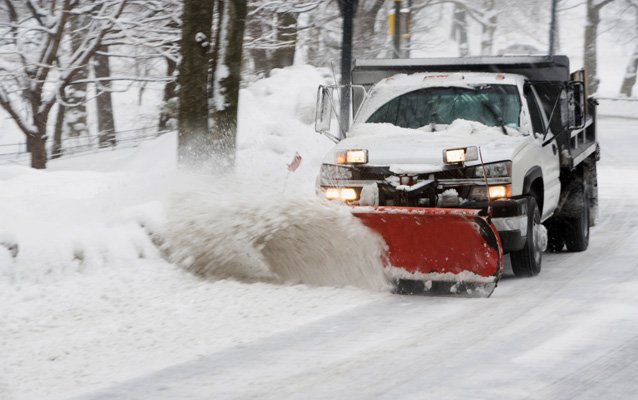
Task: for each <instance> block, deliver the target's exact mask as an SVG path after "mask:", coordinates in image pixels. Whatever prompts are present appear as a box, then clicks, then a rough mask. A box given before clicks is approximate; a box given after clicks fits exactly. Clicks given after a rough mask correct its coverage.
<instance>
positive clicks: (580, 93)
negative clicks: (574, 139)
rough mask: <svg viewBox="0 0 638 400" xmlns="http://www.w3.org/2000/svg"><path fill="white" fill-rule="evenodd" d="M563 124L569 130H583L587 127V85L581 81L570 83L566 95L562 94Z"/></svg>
mask: <svg viewBox="0 0 638 400" xmlns="http://www.w3.org/2000/svg"><path fill="white" fill-rule="evenodd" d="M561 101H562V102H563V104H562V111H563V112H562V114H563V116H564V118H563V121H564V122H563V123H564V124H565V125H566V126H565V127H566V128H567V129H570V130H572V129H582V128H584V127H585V84H584V83H583V82H580V81H570V82H569V83H568V84H567V87H566V90H565V92H564V94H561Z"/></svg>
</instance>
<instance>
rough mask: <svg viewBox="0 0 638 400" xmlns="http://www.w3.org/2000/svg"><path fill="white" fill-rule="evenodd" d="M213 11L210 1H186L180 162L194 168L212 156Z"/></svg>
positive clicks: (183, 26)
mask: <svg viewBox="0 0 638 400" xmlns="http://www.w3.org/2000/svg"><path fill="white" fill-rule="evenodd" d="M213 7H214V3H213V2H212V1H210V0H184V1H183V15H182V21H183V24H182V37H181V40H180V48H181V51H182V61H181V63H180V66H179V78H178V81H179V85H180V90H179V111H178V124H179V134H178V158H179V162H180V163H181V164H182V165H190V166H192V167H197V166H198V165H201V164H202V163H203V162H205V161H207V160H208V159H209V158H210V156H211V154H210V150H211V137H210V136H211V135H210V134H209V131H208V90H207V87H208V55H209V54H208V50H209V48H210V40H211V39H210V32H211V27H212V22H213Z"/></svg>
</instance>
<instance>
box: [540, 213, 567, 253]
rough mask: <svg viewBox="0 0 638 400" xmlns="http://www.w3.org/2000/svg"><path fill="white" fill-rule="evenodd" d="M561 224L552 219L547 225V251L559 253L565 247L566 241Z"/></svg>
mask: <svg viewBox="0 0 638 400" xmlns="http://www.w3.org/2000/svg"><path fill="white" fill-rule="evenodd" d="M561 225H562V224H561V222H560V221H556V220H555V218H552V219H551V220H550V221H549V222H548V223H546V224H545V227H546V228H547V251H550V252H552V253H558V252H560V251H562V250H563V247H565V239H564V238H563V232H562V229H561Z"/></svg>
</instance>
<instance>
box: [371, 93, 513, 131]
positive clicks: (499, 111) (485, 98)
mask: <svg viewBox="0 0 638 400" xmlns="http://www.w3.org/2000/svg"><path fill="white" fill-rule="evenodd" d="M520 112H521V102H520V99H519V96H518V90H517V89H516V86H515V85H482V86H476V87H475V88H465V87H433V88H424V89H419V90H415V91H412V92H409V93H406V94H403V95H401V96H398V97H395V98H394V99H392V100H390V101H389V102H387V103H386V104H384V105H383V106H381V108H379V109H378V110H377V111H375V112H374V114H372V116H370V118H368V120H367V121H366V122H369V123H384V122H385V123H390V124H393V125H396V126H399V127H401V128H412V129H417V128H421V127H424V126H426V125H430V124H451V123H452V122H453V121H454V120H456V119H465V120H468V121H477V122H480V123H482V124H483V125H487V126H503V125H504V126H511V127H514V128H517V127H519V118H520Z"/></svg>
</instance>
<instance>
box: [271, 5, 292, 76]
mask: <svg viewBox="0 0 638 400" xmlns="http://www.w3.org/2000/svg"><path fill="white" fill-rule="evenodd" d="M276 41H277V45H278V46H280V47H278V48H277V49H275V51H274V52H273V56H272V66H273V68H284V67H288V66H291V65H292V64H293V63H294V61H295V49H296V47H297V14H295V13H288V12H286V13H277V34H276Z"/></svg>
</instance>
